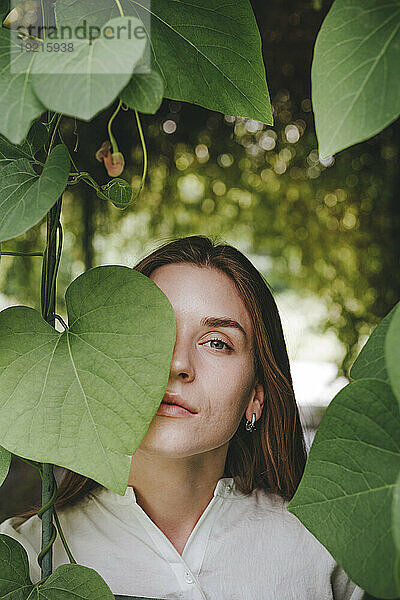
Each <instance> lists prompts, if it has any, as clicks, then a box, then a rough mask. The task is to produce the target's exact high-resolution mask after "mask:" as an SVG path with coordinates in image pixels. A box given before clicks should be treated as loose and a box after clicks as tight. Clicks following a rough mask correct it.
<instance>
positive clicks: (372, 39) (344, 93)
mask: <svg viewBox="0 0 400 600" xmlns="http://www.w3.org/2000/svg"><path fill="white" fill-rule="evenodd" d="M399 62H400V0H392V1H391V2H379V1H377V0H335V2H334V3H333V4H332V7H331V9H330V11H329V13H328V15H327V16H326V18H325V20H324V22H323V24H322V27H321V29H320V32H319V34H318V37H317V41H316V43H315V50H314V60H313V64H312V71H311V79H312V101H313V107H314V113H315V128H316V131H317V137H318V142H319V151H320V154H321V155H322V156H323V157H328V156H330V155H332V154H335V153H336V152H339V150H342V149H343V148H347V147H348V146H351V145H353V144H356V143H358V142H361V141H362V140H365V139H367V138H369V137H371V136H372V135H375V134H376V133H378V132H379V131H381V130H382V129H383V128H384V127H386V126H387V125H389V123H391V122H392V121H393V120H394V119H396V118H397V116H398V115H399V113H400V100H399V99H400V77H399Z"/></svg>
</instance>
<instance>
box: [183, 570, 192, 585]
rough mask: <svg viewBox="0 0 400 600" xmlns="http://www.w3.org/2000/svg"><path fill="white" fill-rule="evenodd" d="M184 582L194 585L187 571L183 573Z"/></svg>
mask: <svg viewBox="0 0 400 600" xmlns="http://www.w3.org/2000/svg"><path fill="white" fill-rule="evenodd" d="M185 581H186V583H194V579H193V577H192V576H191V574H190V573H189V571H186V573H185Z"/></svg>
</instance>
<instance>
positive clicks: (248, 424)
mask: <svg viewBox="0 0 400 600" xmlns="http://www.w3.org/2000/svg"><path fill="white" fill-rule="evenodd" d="M255 422H256V413H253V416H252V417H251V421H249V420H248V419H246V430H247V431H254V430H255V429H256V427H255V425H254V423H255Z"/></svg>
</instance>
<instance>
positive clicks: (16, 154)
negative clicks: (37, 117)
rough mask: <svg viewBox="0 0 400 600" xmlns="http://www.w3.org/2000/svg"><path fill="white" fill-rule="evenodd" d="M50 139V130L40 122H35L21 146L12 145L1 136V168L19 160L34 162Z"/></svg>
mask: <svg viewBox="0 0 400 600" xmlns="http://www.w3.org/2000/svg"><path fill="white" fill-rule="evenodd" d="M48 138H49V130H48V129H47V127H46V126H45V125H44V124H43V123H41V122H40V121H34V123H33V124H32V126H31V128H30V130H29V132H28V136H27V138H26V140H25V141H24V142H23V144H21V145H16V144H11V142H10V141H9V140H8V139H7V138H6V137H4V136H3V135H0V167H4V166H5V165H8V163H10V162H11V161H12V160H15V159H17V158H26V159H28V160H32V159H33V158H34V156H35V154H36V152H37V151H38V150H39V149H40V148H42V147H43V146H44V145H45V143H46V142H47V141H48Z"/></svg>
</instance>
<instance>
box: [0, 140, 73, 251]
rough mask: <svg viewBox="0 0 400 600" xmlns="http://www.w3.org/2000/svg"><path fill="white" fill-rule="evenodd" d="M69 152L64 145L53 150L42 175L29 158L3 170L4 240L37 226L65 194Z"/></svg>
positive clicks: (0, 234) (0, 224) (0, 237)
mask: <svg viewBox="0 0 400 600" xmlns="http://www.w3.org/2000/svg"><path fill="white" fill-rule="evenodd" d="M69 167H70V163H69V155H68V150H67V148H66V146H64V144H59V145H58V146H56V147H55V148H53V150H52V151H51V152H50V155H49V157H48V159H47V161H46V164H45V166H44V168H43V171H42V173H41V175H37V173H35V171H34V170H33V168H32V166H31V164H30V162H29V161H28V160H27V159H26V158H20V159H18V160H14V161H12V162H11V163H9V164H8V165H6V166H5V167H3V168H2V169H1V170H0V241H4V240H8V239H10V238H13V237H16V236H17V235H20V234H21V233H24V232H25V231H27V230H28V229H29V228H30V227H33V225H35V224H36V223H37V222H38V221H40V219H41V218H42V217H43V216H44V215H45V214H46V213H47V212H48V211H49V210H50V208H51V207H52V206H53V205H54V204H55V202H57V200H58V198H59V197H60V196H61V194H62V193H63V191H64V190H65V187H66V185H67V181H68V174H69Z"/></svg>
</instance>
